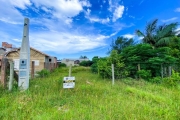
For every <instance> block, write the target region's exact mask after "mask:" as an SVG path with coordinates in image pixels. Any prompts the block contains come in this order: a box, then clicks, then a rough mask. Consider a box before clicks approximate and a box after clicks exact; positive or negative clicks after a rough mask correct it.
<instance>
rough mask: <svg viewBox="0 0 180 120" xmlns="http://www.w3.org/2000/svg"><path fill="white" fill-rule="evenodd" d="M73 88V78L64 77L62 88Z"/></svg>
mask: <svg viewBox="0 0 180 120" xmlns="http://www.w3.org/2000/svg"><path fill="white" fill-rule="evenodd" d="M74 87H75V77H64V79H63V88H74Z"/></svg>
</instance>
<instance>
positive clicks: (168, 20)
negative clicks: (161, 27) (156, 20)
mask: <svg viewBox="0 0 180 120" xmlns="http://www.w3.org/2000/svg"><path fill="white" fill-rule="evenodd" d="M177 19H178V18H177V17H173V18H170V19H166V20H161V21H162V22H171V21H174V20H177Z"/></svg>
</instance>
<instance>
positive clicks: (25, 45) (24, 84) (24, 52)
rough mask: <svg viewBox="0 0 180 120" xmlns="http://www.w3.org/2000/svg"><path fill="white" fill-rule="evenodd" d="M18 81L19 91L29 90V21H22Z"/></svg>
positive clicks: (26, 19)
mask: <svg viewBox="0 0 180 120" xmlns="http://www.w3.org/2000/svg"><path fill="white" fill-rule="evenodd" d="M19 62H20V63H19V80H18V86H19V87H20V89H21V90H26V89H28V88H29V70H30V45H29V19H28V18H25V19H24V30H23V38H22V43H21V49H20V58H19Z"/></svg>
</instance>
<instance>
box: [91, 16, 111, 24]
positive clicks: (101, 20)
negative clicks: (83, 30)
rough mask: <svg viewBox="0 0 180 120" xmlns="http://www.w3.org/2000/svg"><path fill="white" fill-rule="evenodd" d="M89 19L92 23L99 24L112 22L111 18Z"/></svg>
mask: <svg viewBox="0 0 180 120" xmlns="http://www.w3.org/2000/svg"><path fill="white" fill-rule="evenodd" d="M88 19H89V20H90V21H91V22H99V23H102V24H106V23H108V22H109V21H110V19H109V18H106V19H101V18H96V17H88Z"/></svg>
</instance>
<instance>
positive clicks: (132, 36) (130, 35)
mask: <svg viewBox="0 0 180 120" xmlns="http://www.w3.org/2000/svg"><path fill="white" fill-rule="evenodd" d="M123 37H125V38H128V39H130V38H134V37H135V35H134V34H125V35H123Z"/></svg>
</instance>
